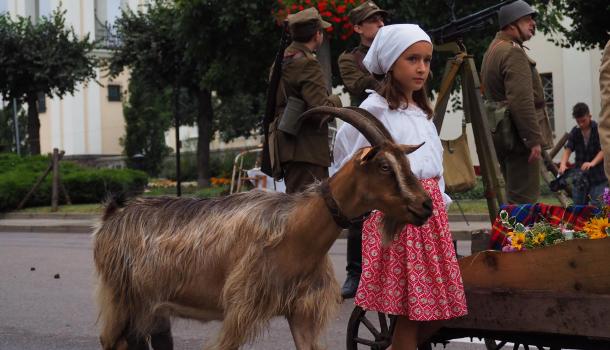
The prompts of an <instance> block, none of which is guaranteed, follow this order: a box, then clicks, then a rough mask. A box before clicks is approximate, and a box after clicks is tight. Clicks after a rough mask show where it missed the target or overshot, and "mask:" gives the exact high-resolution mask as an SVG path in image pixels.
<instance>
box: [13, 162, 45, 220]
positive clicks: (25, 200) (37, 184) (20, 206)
mask: <svg viewBox="0 0 610 350" xmlns="http://www.w3.org/2000/svg"><path fill="white" fill-rule="evenodd" d="M52 169H53V163H52V162H51V164H49V166H48V167H47V170H45V172H44V173H43V174H42V175H41V176H40V177H39V178H38V180H37V181H36V183H35V184H34V186H32V189H31V190H30V192H28V194H26V195H25V197H23V199H22V200H21V202H20V203H19V205H18V206H17V209H22V208H23V206H24V205H25V203H26V202H27V201H28V199H30V197H31V196H32V194H34V192H35V191H36V190H37V189H38V187H39V186H40V184H41V183H42V180H44V178H45V177H46V176H47V175H48V174H49V173H50V172H51V170H52Z"/></svg>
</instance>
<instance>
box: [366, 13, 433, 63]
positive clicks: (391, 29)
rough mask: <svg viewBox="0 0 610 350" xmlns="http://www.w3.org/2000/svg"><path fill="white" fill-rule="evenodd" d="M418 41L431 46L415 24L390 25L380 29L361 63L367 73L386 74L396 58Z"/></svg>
mask: <svg viewBox="0 0 610 350" xmlns="http://www.w3.org/2000/svg"><path fill="white" fill-rule="evenodd" d="M418 41H427V42H429V43H431V44H432V41H431V40H430V37H429V36H428V34H426V32H424V31H423V30H422V29H421V28H420V27H419V26H418V25H417V24H392V25H388V26H384V27H381V28H380V29H379V31H378V32H377V35H375V40H373V44H372V45H371V48H370V49H369V52H368V53H367V54H366V56H365V57H364V60H363V61H362V63H363V64H364V66H365V67H366V69H368V71H369V72H371V73H375V74H386V73H387V72H388V71H389V70H390V68H392V65H393V64H394V62H396V60H397V59H398V57H400V55H401V54H402V53H403V52H404V51H405V50H406V49H407V48H409V46H411V45H413V44H415V43H416V42H418Z"/></svg>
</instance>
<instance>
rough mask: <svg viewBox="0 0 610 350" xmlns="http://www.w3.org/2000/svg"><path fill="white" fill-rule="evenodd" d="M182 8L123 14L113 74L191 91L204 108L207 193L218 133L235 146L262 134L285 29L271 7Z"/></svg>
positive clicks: (209, 4) (201, 180) (182, 4)
mask: <svg viewBox="0 0 610 350" xmlns="http://www.w3.org/2000/svg"><path fill="white" fill-rule="evenodd" d="M177 3H178V6H173V4H171V3H168V2H166V1H156V2H155V3H154V4H153V6H150V7H149V8H148V11H146V12H137V13H135V12H132V11H126V12H124V13H123V14H122V16H121V17H120V18H119V19H118V21H117V29H118V33H119V36H120V37H121V39H122V43H123V45H122V47H120V49H119V50H118V51H116V52H115V53H114V54H113V56H112V58H111V59H110V61H109V68H110V72H111V73H112V74H119V73H120V72H122V71H123V70H124V69H125V68H130V69H131V70H132V76H134V75H137V76H140V77H142V79H144V80H146V81H148V82H149V83H150V85H152V86H157V87H159V88H161V89H162V88H164V87H168V86H171V87H173V88H174V89H175V91H178V90H179V89H180V88H184V89H186V91H188V94H189V95H190V96H191V97H192V98H193V99H194V100H195V101H197V106H198V112H197V117H196V120H194V122H195V123H196V124H197V127H198V134H199V137H198V144H197V168H198V179H197V180H198V184H199V185H200V186H205V185H207V184H208V181H209V161H210V158H209V153H210V149H209V144H210V141H211V139H212V135H213V134H214V132H215V131H217V130H220V131H221V136H222V137H223V139H224V140H230V139H232V138H234V137H237V136H250V135H251V134H252V133H253V131H256V129H257V128H256V127H257V124H258V123H259V121H260V119H261V114H260V112H259V111H261V110H262V106H263V105H264V100H263V99H264V92H265V89H266V80H267V75H268V72H269V66H270V64H271V61H272V57H273V50H274V49H275V48H274V46H275V43H276V40H269V38H270V37H274V36H275V37H277V38H279V28H276V27H275V25H274V22H273V18H272V17H271V16H270V15H269V14H270V11H271V10H270V9H271V7H270V4H269V2H268V1H264V0H258V1H255V2H252V1H250V2H239V1H234V0H233V1H228V2H225V3H224V4H223V6H218V3H217V2H215V1H178V2H177ZM244 33H248V35H244ZM254 54H256V56H257V57H254ZM215 117H216V118H215Z"/></svg>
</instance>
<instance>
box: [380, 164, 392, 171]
mask: <svg viewBox="0 0 610 350" xmlns="http://www.w3.org/2000/svg"><path fill="white" fill-rule="evenodd" d="M380 169H381V171H382V172H384V173H391V172H392V168H391V167H390V165H388V164H381V166H380Z"/></svg>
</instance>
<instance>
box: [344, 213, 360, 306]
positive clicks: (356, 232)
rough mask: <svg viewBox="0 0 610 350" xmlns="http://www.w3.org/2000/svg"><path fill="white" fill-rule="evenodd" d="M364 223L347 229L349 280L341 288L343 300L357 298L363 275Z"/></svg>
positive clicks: (356, 223)
mask: <svg viewBox="0 0 610 350" xmlns="http://www.w3.org/2000/svg"><path fill="white" fill-rule="evenodd" d="M362 222H363V220H362V221H358V222H354V223H352V224H351V225H350V226H349V227H348V229H347V267H346V268H345V269H346V270H347V278H346V279H345V283H343V287H342V288H341V296H342V297H343V299H350V298H353V297H354V296H356V290H357V289H358V283H359V282H360V274H361V273H362Z"/></svg>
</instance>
